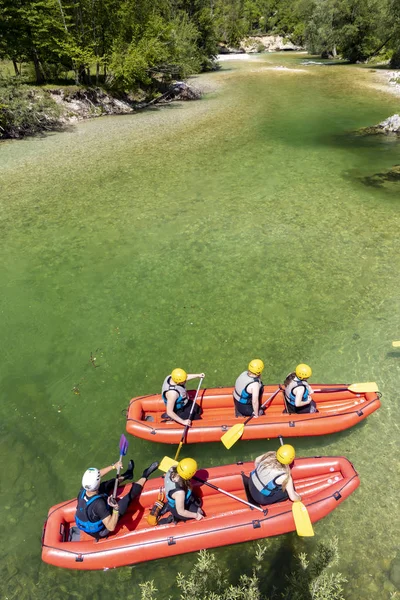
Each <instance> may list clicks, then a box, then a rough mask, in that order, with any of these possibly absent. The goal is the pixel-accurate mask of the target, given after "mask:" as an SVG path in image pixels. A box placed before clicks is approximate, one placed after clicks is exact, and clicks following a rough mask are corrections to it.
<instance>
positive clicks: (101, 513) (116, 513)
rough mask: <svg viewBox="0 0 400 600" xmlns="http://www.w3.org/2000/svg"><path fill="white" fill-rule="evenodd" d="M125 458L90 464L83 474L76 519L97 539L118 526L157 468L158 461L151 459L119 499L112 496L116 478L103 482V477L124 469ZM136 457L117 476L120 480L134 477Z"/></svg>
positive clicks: (119, 481)
mask: <svg viewBox="0 0 400 600" xmlns="http://www.w3.org/2000/svg"><path fill="white" fill-rule="evenodd" d="M121 468H122V461H118V462H116V463H113V464H112V465H110V466H109V467H105V468H104V469H100V470H99V469H96V468H94V467H90V468H89V469H87V470H86V471H85V473H84V474H83V477H82V487H81V489H80V491H79V494H78V504H77V507H76V513H75V523H76V526H77V527H78V529H80V530H81V531H84V532H85V533H87V534H89V535H91V536H92V537H94V538H96V539H100V538H104V537H107V536H108V535H109V534H110V533H111V532H113V531H114V530H115V528H116V526H117V522H118V519H119V518H120V517H122V516H123V515H124V514H125V513H126V511H127V509H128V506H129V505H130V503H131V502H132V500H134V499H135V498H137V497H138V496H140V494H141V492H142V489H143V486H144V484H145V483H146V481H147V478H148V477H149V476H150V475H151V473H153V471H155V470H156V469H157V468H158V462H154V463H152V464H151V465H150V466H149V467H147V469H145V470H144V471H143V474H142V477H141V478H140V479H139V481H137V482H136V483H133V484H132V486H131V489H130V490H129V493H128V494H126V496H124V497H123V498H121V499H120V500H118V501H117V500H115V499H113V498H112V496H110V494H112V492H113V489H114V483H115V478H113V479H109V480H108V481H105V482H101V478H102V477H104V475H106V474H107V473H109V472H110V471H112V470H113V469H121ZM133 469H134V462H133V460H130V461H129V466H128V469H127V470H126V471H125V473H123V474H122V475H120V476H119V477H118V483H122V482H123V481H126V480H128V479H133Z"/></svg>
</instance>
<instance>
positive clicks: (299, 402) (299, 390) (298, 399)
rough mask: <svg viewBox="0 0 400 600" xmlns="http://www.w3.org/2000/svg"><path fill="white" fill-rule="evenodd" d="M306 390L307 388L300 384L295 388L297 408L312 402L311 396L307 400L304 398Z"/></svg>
mask: <svg viewBox="0 0 400 600" xmlns="http://www.w3.org/2000/svg"><path fill="white" fill-rule="evenodd" d="M305 391H306V388H305V387H303V386H299V387H298V388H297V389H296V390H295V398H296V400H295V404H296V406H297V408H300V407H301V406H307V404H310V402H311V400H312V398H311V396H308V398H307V400H305V401H304V400H303V396H304V392H305Z"/></svg>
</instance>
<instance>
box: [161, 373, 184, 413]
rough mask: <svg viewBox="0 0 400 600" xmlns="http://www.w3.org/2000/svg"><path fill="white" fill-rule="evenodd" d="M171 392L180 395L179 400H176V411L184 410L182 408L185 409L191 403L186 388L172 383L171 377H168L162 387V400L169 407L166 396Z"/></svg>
mask: <svg viewBox="0 0 400 600" xmlns="http://www.w3.org/2000/svg"><path fill="white" fill-rule="evenodd" d="M170 390H173V391H174V392H177V393H178V394H179V395H178V398H177V399H176V400H175V406H174V410H182V408H184V407H185V406H186V404H187V403H188V402H189V398H188V395H187V391H186V388H185V386H184V385H177V384H173V383H171V375H168V376H167V377H166V378H165V379H164V383H163V385H162V390H161V394H162V399H163V401H164V404H165V406H166V405H167V397H166V395H165V394H166V393H167V392H169V391H170Z"/></svg>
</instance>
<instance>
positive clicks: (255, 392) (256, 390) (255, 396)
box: [247, 381, 260, 418]
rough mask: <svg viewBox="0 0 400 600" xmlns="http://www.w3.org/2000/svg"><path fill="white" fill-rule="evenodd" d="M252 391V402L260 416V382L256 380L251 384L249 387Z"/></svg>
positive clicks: (255, 413) (256, 415)
mask: <svg viewBox="0 0 400 600" xmlns="http://www.w3.org/2000/svg"><path fill="white" fill-rule="evenodd" d="M247 389H248V390H249V392H251V404H252V406H253V413H254V416H255V417H256V418H258V410H259V407H260V402H259V395H260V384H259V383H257V382H256V381H255V382H254V383H252V384H250V385H249V387H248V388H247Z"/></svg>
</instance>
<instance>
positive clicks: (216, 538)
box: [42, 456, 360, 570]
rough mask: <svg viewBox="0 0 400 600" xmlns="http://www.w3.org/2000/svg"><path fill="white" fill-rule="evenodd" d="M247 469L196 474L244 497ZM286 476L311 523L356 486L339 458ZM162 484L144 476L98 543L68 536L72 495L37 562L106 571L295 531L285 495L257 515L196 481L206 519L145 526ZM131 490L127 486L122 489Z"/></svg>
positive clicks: (306, 463) (53, 516) (55, 517)
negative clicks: (113, 526)
mask: <svg viewBox="0 0 400 600" xmlns="http://www.w3.org/2000/svg"><path fill="white" fill-rule="evenodd" d="M252 469H253V463H252V462H247V463H240V462H239V463H237V464H234V465H225V466H220V467H212V468H210V469H208V470H201V471H198V472H197V476H198V477H200V478H201V479H203V480H207V481H208V482H209V483H212V484H213V485H216V486H217V487H220V488H222V489H224V490H225V491H228V492H230V493H232V494H235V495H237V496H239V497H240V498H242V499H243V500H246V499H247V498H246V493H245V490H244V485H243V476H242V474H247V475H249V473H250V471H251V470H252ZM292 477H293V481H294V484H295V488H296V490H297V491H298V492H299V493H300V494H301V497H302V502H303V503H304V504H305V505H306V506H307V509H308V512H309V515H310V519H311V521H312V522H313V523H315V522H316V521H318V520H319V519H322V518H323V517H325V516H326V515H327V514H329V513H330V512H331V511H332V510H334V509H335V508H336V507H337V506H338V505H339V504H340V503H341V502H343V500H345V499H346V498H347V497H348V496H349V495H350V494H351V493H352V492H353V491H354V490H355V489H356V488H357V487H358V485H359V483H360V481H359V478H358V475H357V473H356V471H355V470H354V467H353V465H352V464H351V463H350V462H349V461H348V460H347V459H346V458H343V457H337V456H333V457H316V458H298V459H296V460H295V461H294V464H293V467H292ZM162 485H163V479H162V478H161V477H157V478H155V479H152V480H150V481H148V482H147V483H146V485H145V488H144V491H143V492H142V495H141V496H140V498H138V499H136V500H134V501H133V502H132V504H131V505H130V507H129V510H128V512H127V513H126V514H125V515H124V516H123V517H122V518H121V519H120V521H119V522H118V525H117V529H116V530H115V532H114V533H113V534H111V535H110V536H109V537H108V538H106V539H102V540H100V541H98V542H97V541H96V540H95V539H93V538H91V537H90V536H88V535H87V534H85V533H83V532H80V536H81V537H80V540H79V541H68V540H69V538H70V535H69V534H70V530H71V527H73V526H74V525H75V523H74V517H75V510H76V504H77V501H76V498H74V499H73V500H69V501H68V502H63V503H61V504H57V505H56V506H53V507H52V508H51V509H50V510H49V513H48V517H47V521H46V522H45V525H44V528H43V535H42V559H43V560H44V562H46V563H49V564H51V565H55V566H57V567H64V568H67V569H81V570H93V569H111V568H115V567H122V566H127V565H134V564H137V563H141V562H146V561H149V560H155V559H159V558H165V557H169V556H175V555H177V554H185V553H187V552H195V551H198V550H201V549H203V548H216V547H218V546H227V545H230V544H238V543H240V542H247V541H250V540H257V539H260V538H265V537H269V536H275V535H281V534H283V533H289V532H292V531H295V524H294V521H293V516H292V503H291V502H290V501H289V500H286V501H285V502H278V503H276V504H272V505H270V506H268V507H264V508H267V510H266V511H265V510H264V511H263V512H260V511H258V510H256V509H254V508H249V507H247V506H246V505H245V504H242V503H241V502H238V501H237V500H233V499H231V498H229V497H227V496H226V495H225V494H222V493H220V492H218V491H216V490H215V489H214V488H210V487H208V486H205V485H203V484H200V483H197V482H193V489H194V491H195V493H196V495H198V496H200V497H202V501H203V505H202V506H203V510H204V512H205V514H206V516H205V517H204V519H202V520H201V521H196V520H195V519H193V520H190V521H187V522H186V523H183V522H179V523H168V524H165V525H157V526H156V527H150V526H149V525H148V524H147V521H146V517H147V515H148V514H149V512H150V510H151V508H152V506H153V504H154V502H155V501H156V499H157V495H158V491H159V488H160V486H162ZM129 488H130V484H128V485H127V486H126V491H125V493H126V492H127V491H128V490H129ZM123 489H124V488H121V490H120V491H122V490H123ZM119 495H120V496H123V495H124V491H122V493H120V494H119Z"/></svg>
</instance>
